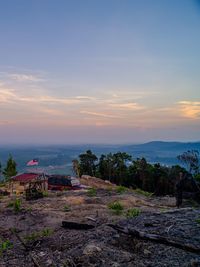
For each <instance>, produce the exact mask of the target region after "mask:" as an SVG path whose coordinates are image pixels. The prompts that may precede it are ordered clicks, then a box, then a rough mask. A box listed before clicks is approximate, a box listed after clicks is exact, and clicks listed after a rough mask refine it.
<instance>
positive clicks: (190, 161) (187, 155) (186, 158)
mask: <svg viewBox="0 0 200 267" xmlns="http://www.w3.org/2000/svg"><path fill="white" fill-rule="evenodd" d="M177 158H178V160H180V161H181V162H182V163H183V164H185V165H187V167H188V171H189V172H190V173H191V174H194V175H195V174H197V173H198V172H199V152H198V151H197V150H188V151H187V152H184V153H183V154H181V155H179V156H178V157H177Z"/></svg>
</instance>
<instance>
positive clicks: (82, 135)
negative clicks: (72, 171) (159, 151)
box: [0, 0, 200, 143]
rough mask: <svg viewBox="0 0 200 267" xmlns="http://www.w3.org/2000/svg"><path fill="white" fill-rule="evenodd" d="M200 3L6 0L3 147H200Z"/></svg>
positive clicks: (2, 17)
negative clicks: (158, 143) (159, 143)
mask: <svg viewBox="0 0 200 267" xmlns="http://www.w3.org/2000/svg"><path fill="white" fill-rule="evenodd" d="M199 29H200V2H199V1H197V0H196V1H195V0H181V1H180V0H162V1H161V0H159V1H158V0H123V1H122V0H106V1H105V0H90V1H89V0H84V1H83V0H71V1H69V0H57V1H56V0H54V1H53V0H43V1H41V0H40V1H39V0H15V1H12V0H7V1H0V33H1V35H0V137H1V140H0V143H127V142H133V143H135V142H145V141H149V140H180V141H184V140H189V141H194V140H199V139H200V138H199V131H200V90H199V85H200V73H199V72H200V52H199V47H200V34H199V31H200V30H199Z"/></svg>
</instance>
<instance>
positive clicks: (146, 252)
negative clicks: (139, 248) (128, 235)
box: [143, 249, 151, 256]
mask: <svg viewBox="0 0 200 267" xmlns="http://www.w3.org/2000/svg"><path fill="white" fill-rule="evenodd" d="M143 252H144V255H147V256H148V255H150V254H151V251H149V250H148V249H144V251H143Z"/></svg>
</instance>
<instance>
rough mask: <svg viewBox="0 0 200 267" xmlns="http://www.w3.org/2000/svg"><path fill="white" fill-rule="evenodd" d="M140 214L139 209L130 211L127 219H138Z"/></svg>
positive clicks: (127, 213)
mask: <svg viewBox="0 0 200 267" xmlns="http://www.w3.org/2000/svg"><path fill="white" fill-rule="evenodd" d="M139 214H140V210H139V209H137V208H132V209H128V210H127V212H126V217H127V218H133V217H137V216H138V215H139Z"/></svg>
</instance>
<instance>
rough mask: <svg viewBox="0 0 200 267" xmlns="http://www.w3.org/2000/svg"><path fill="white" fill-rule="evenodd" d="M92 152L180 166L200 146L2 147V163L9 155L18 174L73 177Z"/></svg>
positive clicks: (170, 144)
mask: <svg viewBox="0 0 200 267" xmlns="http://www.w3.org/2000/svg"><path fill="white" fill-rule="evenodd" d="M88 149H91V150H92V151H93V152H94V153H95V154H96V155H97V156H100V155H101V154H108V153H109V152H112V153H116V152H118V151H121V152H127V153H128V154H131V155H132V156H133V158H135V159H136V158H140V157H145V158H146V159H147V161H148V162H150V163H157V162H159V163H161V164H164V165H174V164H180V162H179V161H178V160H177V156H178V155H180V154H182V153H183V152H185V151H188V150H198V151H199V152H200V142H187V143H186V142H184V143H183V142H162V141H153V142H149V143H145V144H134V145H131V144H130V145H94V144H93V145H49V146H0V162H1V163H2V165H4V166H5V164H6V160H7V158H8V156H9V154H12V156H13V158H14V159H15V160H16V162H17V165H18V171H19V172H22V171H45V172H48V173H64V174H71V173H72V169H71V162H72V160H73V159H75V158H78V156H79V154H81V153H83V152H85V151H86V150H88ZM33 158H38V159H39V166H37V167H32V168H30V167H26V163H27V162H28V161H29V160H31V159H33Z"/></svg>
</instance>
